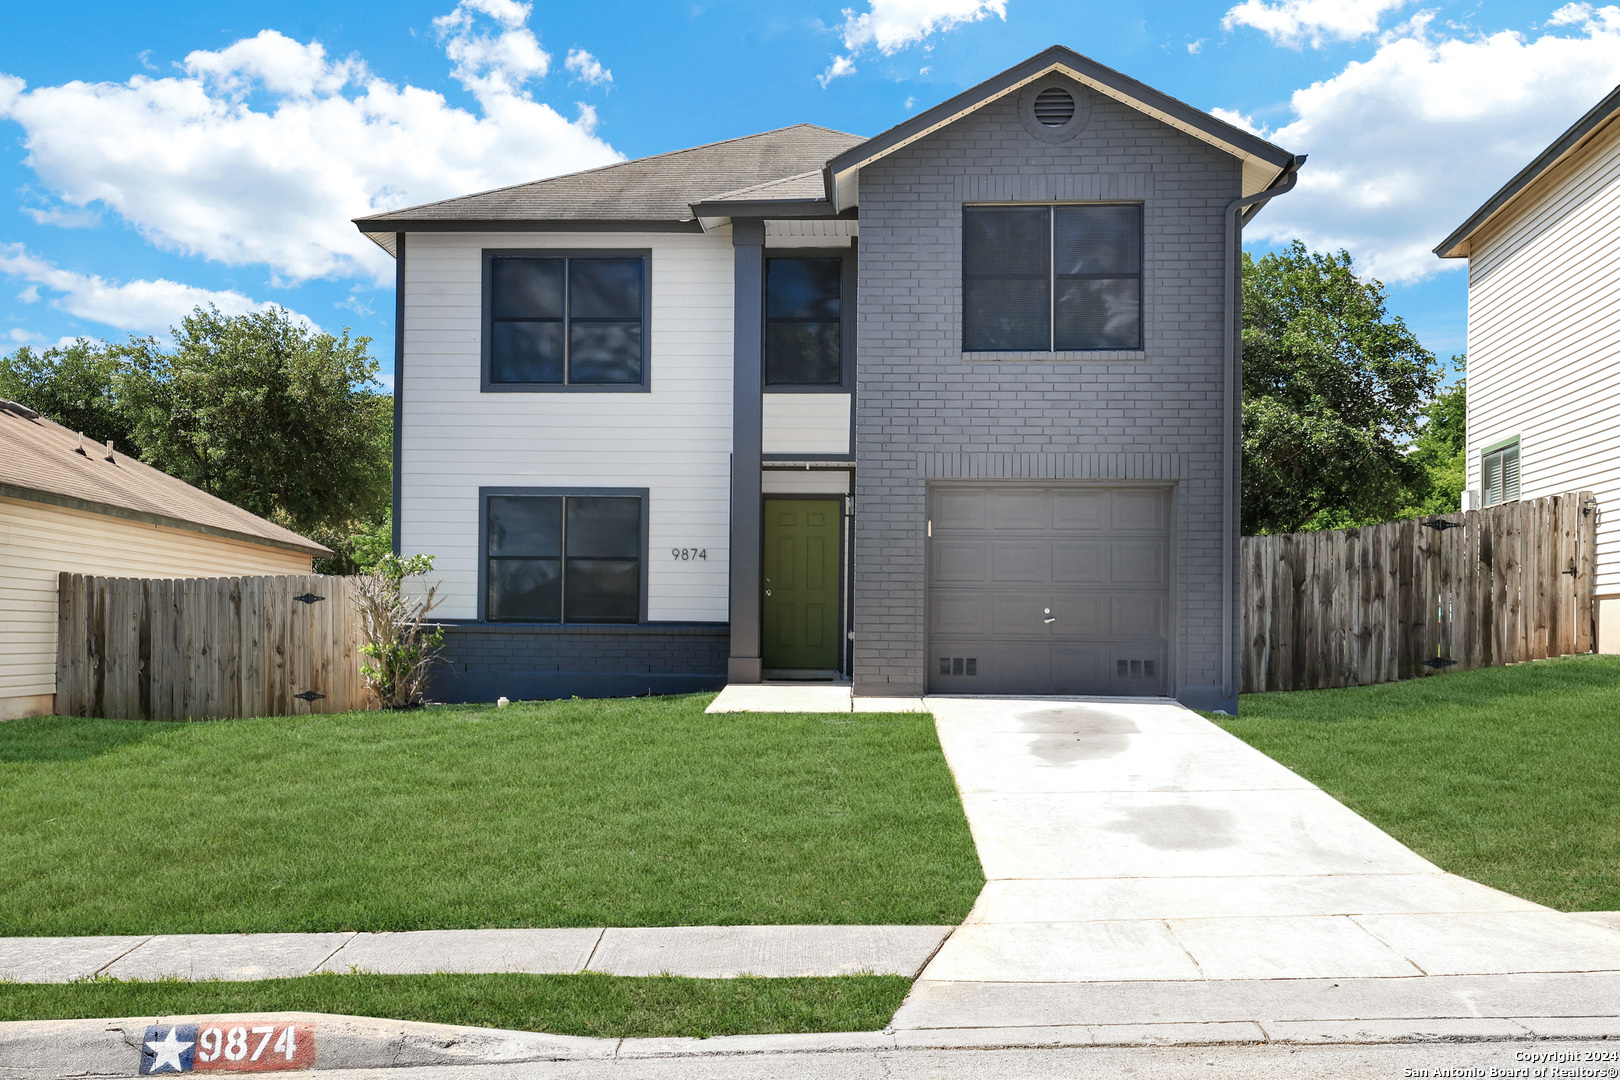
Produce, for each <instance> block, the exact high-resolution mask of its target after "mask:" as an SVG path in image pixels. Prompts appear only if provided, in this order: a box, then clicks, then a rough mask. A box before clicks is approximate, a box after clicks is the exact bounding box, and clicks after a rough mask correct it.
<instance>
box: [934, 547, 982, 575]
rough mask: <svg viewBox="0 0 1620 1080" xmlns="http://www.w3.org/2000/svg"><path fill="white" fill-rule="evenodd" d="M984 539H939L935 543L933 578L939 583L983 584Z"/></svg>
mask: <svg viewBox="0 0 1620 1080" xmlns="http://www.w3.org/2000/svg"><path fill="white" fill-rule="evenodd" d="M989 546H990V545H989V543H988V542H987V541H984V540H939V541H937V542H936V543H935V544H934V559H933V580H934V581H935V582H936V583H939V584H950V583H965V584H971V585H982V584H983V583H984V578H985V563H986V561H987V560H986V558H985V554H986V552H987V551H988V550H989Z"/></svg>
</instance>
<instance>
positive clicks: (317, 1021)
mask: <svg viewBox="0 0 1620 1080" xmlns="http://www.w3.org/2000/svg"><path fill="white" fill-rule="evenodd" d="M192 1026H195V1027H197V1028H200V1029H202V1030H203V1031H204V1032H209V1031H216V1030H217V1032H218V1034H215V1035H213V1036H212V1037H211V1041H208V1042H203V1043H191V1042H190V1041H191V1040H195V1039H197V1032H196V1031H192V1030H189V1029H190V1028H191V1027H192ZM150 1028H156V1029H157V1031H156V1032H155V1033H153V1032H150V1031H149V1030H148V1029H150ZM254 1028H257V1029H259V1031H261V1032H265V1033H266V1035H263V1036H259V1035H253V1036H249V1037H247V1038H246V1039H243V1038H239V1037H233V1038H234V1047H235V1050H236V1053H237V1056H238V1058H239V1060H238V1061H235V1062H227V1061H226V1060H224V1058H225V1056H227V1055H226V1053H225V1051H224V1049H223V1047H222V1046H221V1043H222V1042H223V1039H222V1038H221V1036H223V1035H224V1034H225V1033H226V1032H234V1030H235V1029H241V1030H243V1031H244V1032H250V1031H252V1030H253V1029H254ZM288 1028H292V1029H294V1030H295V1031H296V1033H297V1040H298V1045H299V1047H301V1048H302V1049H301V1050H300V1052H298V1053H297V1054H296V1055H294V1053H293V1052H292V1049H291V1047H290V1046H289V1048H288V1051H287V1053H286V1054H285V1055H280V1054H277V1053H276V1052H275V1050H271V1052H270V1053H268V1054H266V1055H264V1056H263V1057H262V1058H261V1059H260V1060H258V1061H256V1062H255V1061H250V1060H247V1057H248V1051H249V1050H251V1049H252V1048H253V1046H254V1043H255V1041H256V1040H261V1039H262V1043H261V1044H260V1046H259V1049H260V1050H264V1049H265V1048H267V1047H269V1046H270V1040H271V1039H273V1038H275V1037H276V1035H277V1034H278V1033H279V1032H281V1031H284V1030H286V1029H288ZM171 1033H175V1034H176V1036H177V1037H178V1038H179V1039H180V1040H183V1041H186V1042H188V1043H189V1044H190V1045H192V1046H193V1047H194V1048H193V1049H191V1050H190V1051H189V1053H188V1054H186V1055H183V1056H182V1057H180V1058H179V1059H178V1061H179V1063H180V1064H181V1065H182V1066H183V1067H182V1068H174V1067H171V1066H170V1065H168V1064H167V1063H164V1062H162V1061H160V1060H158V1059H157V1058H156V1057H155V1056H154V1055H153V1054H152V1053H150V1052H145V1051H144V1044H145V1043H146V1040H147V1037H148V1035H153V1037H155V1038H160V1039H161V1038H166V1037H168V1036H169V1035H170V1034H171ZM1612 1039H1620V1016H1590V1017H1474V1018H1466V1019H1463V1018H1412V1019H1405V1020H1402V1019H1380V1020H1368V1021H1359V1020H1332V1021H1285V1022H1277V1021H1266V1022H1256V1021H1227V1022H1212V1023H1179V1024H1178V1023H1166V1024H1109V1025H1066V1026H1055V1027H1007V1028H942V1029H908V1030H901V1031H862V1032H830V1033H813V1034H797V1035H728V1036H718V1037H715V1038H712V1039H694V1038H642V1039H602V1038H585V1037H580V1036H569V1035H547V1034H543V1033H539V1032H530V1031H503V1030H500V1029H497V1028H475V1027H457V1026H453V1025H449V1024H424V1023H416V1022H413V1021H405V1020H382V1019H375V1018H371V1017H360V1016H336V1015H331V1014H327V1013H306V1012H290V1013H232V1014H223V1015H214V1016H174V1017H151V1018H148V1017H138V1018H123V1019H97V1020H40V1021H10V1022H5V1023H0V1080H45V1078H47V1077H62V1076H75V1077H101V1076H106V1077H123V1076H140V1075H146V1073H145V1072H144V1071H143V1070H146V1069H151V1068H152V1066H153V1064H154V1063H155V1064H157V1065H158V1066H159V1067H158V1069H157V1070H156V1072H155V1073H153V1075H168V1074H170V1073H171V1072H191V1071H197V1072H213V1071H229V1072H275V1071H283V1070H289V1071H300V1072H302V1071H306V1070H318V1071H322V1072H325V1071H332V1070H343V1069H387V1068H410V1067H421V1066H446V1065H511V1064H522V1063H526V1062H546V1061H592V1060H607V1059H615V1058H622V1059H652V1058H676V1057H690V1058H699V1057H702V1058H712V1057H734V1056H757V1055H764V1054H811V1053H818V1054H825V1053H851V1052H865V1053H876V1052H880V1051H891V1052H904V1051H910V1050H919V1051H921V1050H1011V1049H1032V1050H1035V1049H1039V1050H1051V1049H1067V1048H1088V1047H1096V1048H1101V1047H1113V1048H1131V1047H1144V1048H1146V1047H1173V1046H1239V1045H1266V1044H1272V1045H1289V1046H1327V1045H1374V1044H1390V1043H1429V1044H1434V1043H1486V1042H1519V1041H1536V1040H1543V1041H1572V1040H1580V1041H1594V1040H1612ZM279 1045H280V1044H279V1043H278V1044H277V1046H278V1048H279ZM202 1048H209V1049H213V1050H214V1051H215V1053H214V1058H215V1061H213V1062H204V1061H201V1060H199V1059H198V1058H197V1056H196V1055H197V1054H198V1052H199V1049H202ZM203 1052H204V1053H206V1050H204V1051H203Z"/></svg>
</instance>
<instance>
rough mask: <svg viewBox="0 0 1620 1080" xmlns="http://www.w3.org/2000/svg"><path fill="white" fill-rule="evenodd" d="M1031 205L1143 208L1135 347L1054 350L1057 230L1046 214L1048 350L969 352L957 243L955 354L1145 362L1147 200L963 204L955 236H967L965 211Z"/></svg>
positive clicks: (964, 279) (963, 252)
mask: <svg viewBox="0 0 1620 1080" xmlns="http://www.w3.org/2000/svg"><path fill="white" fill-rule="evenodd" d="M1034 206H1045V207H1049V208H1050V207H1058V206H1139V207H1141V208H1142V269H1141V270H1140V271H1139V272H1138V273H1137V274H1136V310H1137V311H1138V312H1139V313H1140V314H1141V324H1140V325H1139V326H1138V327H1137V331H1138V333H1139V334H1140V337H1139V338H1138V339H1137V342H1136V344H1135V345H1133V346H1130V347H1128V348H1119V347H1113V348H1107V349H1057V348H1054V347H1053V346H1054V345H1056V334H1057V318H1056V314H1057V311H1056V305H1057V275H1056V273H1054V268H1053V263H1052V245H1053V239H1052V237H1053V231H1052V230H1053V229H1054V228H1055V227H1056V226H1055V222H1056V220H1057V219H1056V215H1055V214H1048V215H1047V218H1046V223H1047V241H1046V283H1047V284H1046V304H1047V309H1046V344H1047V347H1046V348H1044V349H969V348H967V318H966V304H967V250H966V245H965V244H959V245H958V249H957V250H958V252H959V258H960V260H961V276H960V280H959V284H960V286H961V290H962V295H961V297H960V298H959V302H958V305H957V307H958V310H957V323H956V329H957V342H958V344H959V345H960V346H961V347H960V349H959V350H958V351H959V352H961V354H962V356H963V357H964V358H966V359H970V360H971V359H991V358H997V359H999V358H1001V357H1004V356H1021V357H1028V358H1030V359H1032V360H1039V359H1060V360H1071V359H1072V360H1083V359H1087V358H1088V357H1091V356H1094V355H1095V356H1097V357H1098V359H1110V360H1112V359H1129V360H1135V359H1146V357H1147V326H1148V310H1147V276H1148V257H1147V253H1148V247H1147V217H1148V215H1147V200H1145V199H1050V200H1047V199H1035V200H1029V201H1025V202H995V201H991V202H970V203H963V204H962V210H963V215H962V222H961V229H960V230H959V231H958V233H957V235H958V237H962V236H965V235H966V231H967V214H966V211H968V210H981V209H983V210H988V209H994V208H996V207H1010V208H1023V207H1034ZM1074 276H1080V277H1101V278H1117V277H1119V276H1120V275H1118V274H1092V275H1085V274H1082V275H1074ZM1121 354H1124V355H1121Z"/></svg>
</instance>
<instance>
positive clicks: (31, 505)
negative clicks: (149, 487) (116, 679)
mask: <svg viewBox="0 0 1620 1080" xmlns="http://www.w3.org/2000/svg"><path fill="white" fill-rule="evenodd" d="M64 570H66V571H68V572H70V573H75V574H105V575H108V576H112V577H148V578H151V577H236V576H238V575H245V574H307V573H309V570H310V558H309V556H308V555H300V554H298V553H297V552H294V551H285V550H283V549H280V548H271V547H259V546H258V545H256V544H247V543H243V542H241V541H238V540H227V539H225V538H224V537H219V536H208V535H206V534H204V533H195V532H189V531H187V530H185V529H173V528H169V527H168V526H164V525H148V524H146V523H144V522H140V521H129V520H127V519H125V518H115V517H108V516H106V515H105V514H92V513H87V512H85V511H82V510H69V509H67V508H66V507H61V506H51V505H49V504H46V503H36V502H27V501H24V500H21V499H7V498H0V718H7V717H10V716H16V715H25V714H27V713H28V712H33V711H43V710H34V709H26V708H20V707H19V706H18V705H17V704H15V703H16V702H18V701H19V699H28V698H43V697H48V696H49V695H52V694H55V693H56V576H57V574H59V573H61V572H62V571H64ZM8 701H10V702H13V704H11V705H8V704H7V703H8ZM45 707H46V708H48V707H49V705H48V704H47V705H46V706H45Z"/></svg>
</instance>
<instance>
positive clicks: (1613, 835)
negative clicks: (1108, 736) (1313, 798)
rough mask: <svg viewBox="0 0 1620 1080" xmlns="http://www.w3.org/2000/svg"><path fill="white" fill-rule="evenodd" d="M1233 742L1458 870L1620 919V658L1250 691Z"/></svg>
mask: <svg viewBox="0 0 1620 1080" xmlns="http://www.w3.org/2000/svg"><path fill="white" fill-rule="evenodd" d="M1239 709H1240V716H1239V718H1237V719H1231V718H1228V717H1214V719H1216V720H1217V721H1218V722H1220V723H1221V724H1222V726H1223V727H1225V728H1226V729H1227V730H1228V731H1230V732H1232V733H1233V734H1234V735H1237V736H1238V737H1239V738H1241V739H1243V740H1244V741H1246V742H1248V743H1249V744H1250V745H1252V746H1254V747H1255V748H1256V749H1259V750H1261V751H1263V752H1265V753H1266V754H1269V755H1270V756H1271V757H1273V758H1275V759H1277V760H1278V761H1280V762H1282V763H1283V764H1284V765H1287V766H1288V767H1289V768H1291V769H1293V770H1294V771H1296V772H1298V773H1300V774H1301V775H1303V776H1305V777H1306V778H1307V779H1309V780H1311V781H1313V782H1314V783H1316V784H1318V785H1320V786H1321V787H1322V788H1324V789H1325V790H1327V791H1328V792H1330V793H1331V794H1332V795H1334V796H1335V797H1337V798H1338V799H1340V800H1341V801H1342V802H1344V803H1345V804H1347V805H1348V806H1350V807H1351V808H1353V809H1355V810H1356V811H1358V812H1359V813H1361V814H1362V815H1363V816H1365V817H1367V818H1368V819H1369V820H1371V821H1372V822H1374V823H1375V824H1377V825H1378V826H1380V827H1381V828H1383V829H1384V830H1385V831H1387V832H1389V833H1390V834H1391V835H1393V836H1395V837H1396V838H1397V839H1399V840H1400V841H1402V842H1403V843H1405V844H1407V845H1408V846H1410V847H1412V848H1413V849H1415V850H1416V851H1418V852H1419V853H1420V854H1422V855H1423V856H1425V857H1426V858H1428V859H1429V860H1431V861H1432V862H1435V863H1437V864H1438V865H1440V866H1442V867H1444V868H1445V869H1447V870H1450V871H1452V872H1453V873H1457V874H1461V875H1463V876H1464V877H1469V878H1473V879H1474V880H1475V881H1482V882H1484V883H1485V884H1487V885H1493V886H1495V887H1496V888H1498V889H1503V890H1505V891H1507V892H1510V893H1514V894H1516V895H1518V896H1522V897H1525V898H1526V899H1529V900H1534V901H1537V902H1538V903H1542V904H1546V905H1548V906H1549V907H1555V908H1559V909H1561V910H1564V911H1612V910H1620V657H1613V656H1582V657H1569V658H1565V659H1561V660H1547V661H1541V662H1537V663H1530V664H1517V665H1514V666H1512V667H1506V668H1490V669H1487V670H1483V671H1469V672H1461V673H1457V674H1450V675H1438V676H1435V677H1433V678H1428V679H1416V680H1412V681H1410V682H1402V683H1389V684H1386V685H1383V686H1367V687H1357V688H1354V689H1348V690H1308V691H1300V692H1295V693H1286V694H1246V695H1244V697H1243V699H1242V701H1241V704H1240V706H1239Z"/></svg>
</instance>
